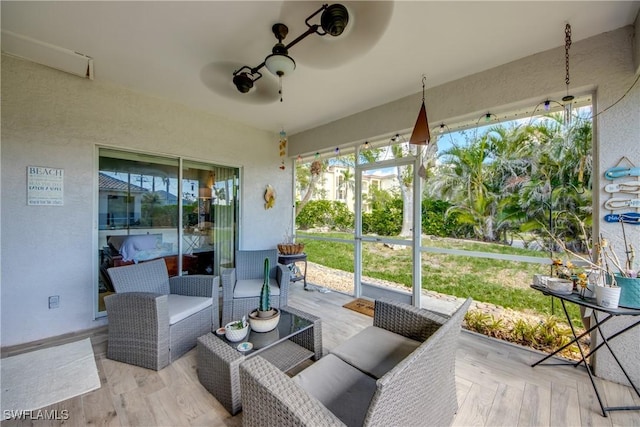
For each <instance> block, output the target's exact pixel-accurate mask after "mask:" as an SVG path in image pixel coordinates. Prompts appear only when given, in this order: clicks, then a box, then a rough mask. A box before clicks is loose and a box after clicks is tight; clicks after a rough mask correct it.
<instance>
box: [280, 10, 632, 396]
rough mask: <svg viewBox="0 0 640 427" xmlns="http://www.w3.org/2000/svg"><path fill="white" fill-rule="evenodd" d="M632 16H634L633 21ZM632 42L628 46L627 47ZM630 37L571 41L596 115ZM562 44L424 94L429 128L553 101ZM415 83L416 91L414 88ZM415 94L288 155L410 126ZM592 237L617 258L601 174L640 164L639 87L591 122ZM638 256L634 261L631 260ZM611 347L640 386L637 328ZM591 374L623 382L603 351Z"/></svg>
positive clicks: (577, 88)
mask: <svg viewBox="0 0 640 427" xmlns="http://www.w3.org/2000/svg"><path fill="white" fill-rule="evenodd" d="M639 19H640V18H639ZM634 39H635V40H636V42H634ZM637 40H638V36H637V34H636V33H635V32H634V28H633V27H631V26H628V27H624V28H620V29H618V30H616V31H612V32H608V33H603V34H600V35H598V36H595V37H591V38H589V39H586V40H582V41H580V42H575V43H573V45H572V47H571V50H570V77H571V85H570V89H571V91H570V92H571V93H572V94H573V95H575V96H577V95H581V94H585V93H593V94H594V99H595V100H596V103H597V104H596V111H598V112H601V111H602V110H604V109H605V108H607V107H609V106H611V105H612V104H614V103H615V102H616V101H618V100H619V99H620V98H621V97H622V96H623V95H624V94H625V92H626V91H627V90H628V89H629V88H630V87H631V85H632V84H633V82H634V80H635V78H636V74H635V73H636V70H637V67H636V65H635V64H634V53H633V52H634V51H635V52H636V55H637V51H638V46H637V44H636V43H637ZM564 67H565V63H564V46H561V47H558V48H556V49H552V50H549V51H546V52H541V53H538V54H535V55H531V56H528V57H526V58H523V59H520V60H518V61H514V62H511V63H509V64H505V65H502V66H500V67H497V68H494V69H491V70H487V71H484V72H481V73H478V74H474V75H472V76H469V77H465V78H463V79H459V80H456V81H454V82H450V83H447V84H444V85H441V86H437V87H433V88H429V89H428V90H427V91H426V96H425V100H426V107H427V114H428V117H429V122H430V124H431V126H432V127H436V126H437V125H438V124H439V123H441V122H445V123H457V122H458V121H465V120H469V121H471V122H474V121H475V120H477V119H478V117H480V115H482V114H484V113H486V112H491V113H494V114H498V115H499V114H500V113H502V112H508V111H509V110H513V109H516V108H524V107H530V108H533V106H535V105H537V104H538V103H540V102H543V101H544V100H545V99H554V100H560V99H561V98H562V96H563V95H564V94H565V93H566V87H565V81H564V75H565V68H564ZM418 83H419V78H418V77H417V78H416V88H419V84H418ZM421 98H422V93H416V94H415V95H412V96H408V97H405V98H402V99H399V100H397V101H395V102H391V103H388V104H385V105H382V106H378V107H375V108H372V109H370V110H367V111H364V112H360V113H357V114H353V115H351V116H349V117H345V118H343V119H341V120H337V121H335V122H332V123H329V124H327V125H324V126H320V127H317V128H315V129H311V130H308V131H305V132H301V133H298V134H296V135H293V136H292V137H290V138H289V142H290V148H289V154H290V155H298V154H309V153H313V152H316V151H323V150H333V149H334V148H335V147H336V146H340V145H344V144H349V143H353V142H363V141H365V140H372V139H375V138H376V137H379V136H384V135H386V136H390V135H393V134H395V133H396V132H403V131H410V130H411V128H412V127H413V125H414V123H415V120H416V117H417V114H418V109H419V108H420V103H421ZM594 137H595V138H594V139H595V150H594V161H593V166H594V173H593V177H594V183H593V188H594V192H593V203H594V204H593V212H594V216H593V217H594V235H598V234H599V233H603V234H604V235H605V236H607V238H609V239H610V240H611V241H612V243H613V244H614V245H615V247H616V248H617V249H618V253H619V256H620V257H622V256H623V255H622V248H623V245H622V243H621V241H622V233H621V230H620V226H619V225H617V224H608V223H605V222H604V221H603V219H602V218H603V216H604V215H605V214H607V213H609V212H606V211H604V210H603V209H602V208H601V206H602V203H603V201H604V200H605V199H606V198H608V197H610V195H609V194H608V193H605V192H604V190H603V188H604V185H605V184H607V183H608V182H607V181H606V180H604V178H603V174H604V171H605V170H606V169H607V168H609V167H611V166H614V165H616V164H617V163H618V162H619V161H620V160H621V159H622V157H623V156H626V158H627V159H629V161H630V162H631V163H633V164H635V165H637V166H640V83H639V84H636V86H635V87H634V89H633V90H632V91H631V92H629V93H628V94H627V95H626V96H625V97H624V98H623V99H622V100H621V101H620V102H618V103H617V104H616V105H615V106H614V107H612V108H611V109H609V110H607V111H605V112H602V113H601V114H598V116H597V117H596V118H595V120H594ZM626 232H627V239H628V240H629V241H630V242H634V246H635V248H636V251H640V227H637V226H635V227H634V226H628V227H626ZM636 259H638V257H636ZM631 322H632V319H628V318H627V319H615V320H613V321H611V322H610V323H608V324H607V326H608V332H609V333H610V332H611V329H618V328H621V327H623V325H627V324H630V323H631ZM612 345H613V346H614V347H615V348H617V350H616V351H617V352H618V354H621V355H624V360H625V362H624V363H625V366H627V369H628V371H629V372H630V374H631V376H632V378H634V380H635V381H636V383H637V384H640V327H638V328H635V329H634V330H632V331H631V332H627V333H626V334H625V336H624V337H621V338H616V340H614V341H613V342H612ZM596 355H597V357H596V359H597V360H596V362H597V373H598V375H600V376H602V377H604V378H608V379H612V380H614V381H617V382H621V383H624V382H625V381H626V380H625V379H624V376H623V374H622V373H621V372H620V370H619V369H618V368H617V366H612V365H611V360H612V358H611V356H610V355H609V353H608V351H606V350H605V351H598V353H596Z"/></svg>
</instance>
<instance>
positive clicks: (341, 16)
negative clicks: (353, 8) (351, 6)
mask: <svg viewBox="0 0 640 427" xmlns="http://www.w3.org/2000/svg"><path fill="white" fill-rule="evenodd" d="M348 23H349V12H348V11H347V8H346V7H344V6H343V5H341V4H332V5H331V6H329V7H327V9H326V10H325V11H324V12H322V16H321V17H320V25H321V26H322V29H323V30H324V31H325V32H326V33H327V34H330V35H332V36H334V37H336V36H339V35H340V34H342V32H343V31H344V29H345V28H346V27H347V24H348Z"/></svg>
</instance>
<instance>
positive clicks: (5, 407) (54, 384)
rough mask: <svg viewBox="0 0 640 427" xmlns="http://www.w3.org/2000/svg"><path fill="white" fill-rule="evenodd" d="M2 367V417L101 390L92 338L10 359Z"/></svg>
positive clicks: (2, 362) (4, 360)
mask: <svg viewBox="0 0 640 427" xmlns="http://www.w3.org/2000/svg"><path fill="white" fill-rule="evenodd" d="M0 366H1V368H2V369H1V374H2V399H1V402H2V404H1V406H2V413H3V414H7V413H10V412H11V411H20V410H24V411H28V410H35V409H40V408H43V407H45V406H49V405H52V404H54V403H57V402H61V401H63V400H67V399H71V398H72V397H75V396H78V395H81V394H83V393H87V392H89V391H91V390H95V389H97V388H100V378H99V377H98V369H97V367H96V360H95V357H94V355H93V348H92V347H91V341H90V340H89V338H86V339H84V340H82V341H76V342H72V343H69V344H64V345H60V346H57V347H50V348H45V349H41V350H36V351H31V352H28V353H23V354H19V355H17V356H11V357H7V358H5V359H2V360H1V361H0Z"/></svg>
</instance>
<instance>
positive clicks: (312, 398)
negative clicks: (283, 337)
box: [240, 299, 471, 427]
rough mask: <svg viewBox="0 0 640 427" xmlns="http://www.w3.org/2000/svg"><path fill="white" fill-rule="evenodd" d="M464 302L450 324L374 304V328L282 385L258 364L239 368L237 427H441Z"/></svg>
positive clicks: (446, 418)
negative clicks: (239, 418) (239, 422)
mask: <svg viewBox="0 0 640 427" xmlns="http://www.w3.org/2000/svg"><path fill="white" fill-rule="evenodd" d="M470 304H471V299H467V300H466V301H465V302H464V303H463V304H462V305H461V306H460V307H459V308H458V309H457V310H456V312H455V313H454V314H453V315H452V316H451V317H450V318H446V317H443V316H441V315H438V314H435V313H432V312H430V311H427V310H424V309H417V308H415V307H412V306H408V305H406V304H402V303H397V302H392V301H387V300H377V301H376V302H375V314H374V324H373V326H371V327H368V328H366V329H364V330H363V331H361V332H360V333H358V334H357V335H356V336H354V337H352V338H350V339H349V340H347V341H346V342H344V343H343V344H341V345H339V346H338V347H336V348H335V349H334V350H332V351H331V353H330V354H328V355H327V356H325V357H323V358H322V359H320V360H319V361H317V362H315V363H314V364H313V365H311V366H310V367H308V368H306V369H304V370H302V371H301V372H300V373H298V374H297V375H296V376H295V377H293V378H290V377H288V376H287V375H286V374H284V373H282V372H281V371H279V370H278V369H277V368H275V367H274V366H273V365H271V364H270V363H269V362H267V361H266V360H265V359H263V358H261V357H260V356H256V357H253V358H251V359H248V360H247V361H245V362H244V363H243V364H242V365H240V381H241V388H242V407H243V411H244V414H243V425H244V426H265V425H278V426H318V425H322V426H344V425H347V426H384V427H387V426H395V425H397V426H410V425H434V426H448V425H450V424H451V421H452V420H453V416H454V414H455V413H456V411H457V408H458V404H457V398H456V385H455V356H456V347H457V340H458V335H459V332H460V327H461V324H462V320H463V318H464V314H465V313H466V311H467V309H468V308H469V305H470Z"/></svg>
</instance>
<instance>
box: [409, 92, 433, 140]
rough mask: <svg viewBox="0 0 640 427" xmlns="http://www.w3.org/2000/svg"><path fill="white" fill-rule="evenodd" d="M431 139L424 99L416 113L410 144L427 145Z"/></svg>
mask: <svg viewBox="0 0 640 427" xmlns="http://www.w3.org/2000/svg"><path fill="white" fill-rule="evenodd" d="M430 141H431V134H430V133H429V122H428V121H427V109H426V108H425V106H424V99H423V100H422V107H420V112H419V113H418V119H417V120H416V125H415V126H414V127H413V133H411V139H409V143H410V144H415V145H427V144H428V143H429V142H430Z"/></svg>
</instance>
